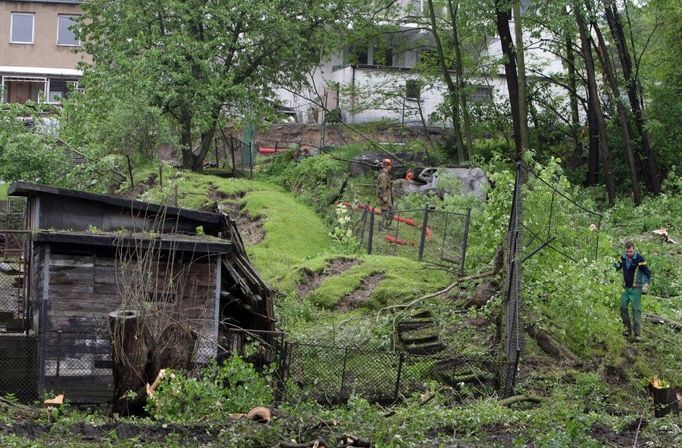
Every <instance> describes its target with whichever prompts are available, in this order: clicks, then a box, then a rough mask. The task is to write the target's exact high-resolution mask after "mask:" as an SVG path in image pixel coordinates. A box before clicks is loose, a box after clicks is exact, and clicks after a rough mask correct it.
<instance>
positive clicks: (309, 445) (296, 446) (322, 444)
mask: <svg viewBox="0 0 682 448" xmlns="http://www.w3.org/2000/svg"><path fill="white" fill-rule="evenodd" d="M278 446H280V447H281V448H330V445H329V444H328V443H327V442H326V441H325V440H324V439H314V440H311V441H310V442H303V443H296V442H288V441H285V440H283V441H281V442H279V445H278Z"/></svg>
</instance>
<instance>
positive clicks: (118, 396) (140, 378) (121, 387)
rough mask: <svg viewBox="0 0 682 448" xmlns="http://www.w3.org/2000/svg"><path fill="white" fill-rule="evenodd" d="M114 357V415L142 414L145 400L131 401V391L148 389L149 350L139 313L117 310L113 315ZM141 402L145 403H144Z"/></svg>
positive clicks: (110, 329)
mask: <svg viewBox="0 0 682 448" xmlns="http://www.w3.org/2000/svg"><path fill="white" fill-rule="evenodd" d="M109 331H110V334H111V356H112V361H113V375H114V397H113V399H114V406H113V409H112V412H113V413H118V414H120V415H129V414H139V413H141V411H142V409H138V408H140V407H142V406H144V400H131V398H130V397H129V396H128V392H129V391H134V392H138V391H140V390H144V389H145V384H146V382H147V378H146V375H145V370H146V366H147V359H148V354H149V350H148V348H147V344H146V342H145V341H146V339H147V338H145V328H144V324H143V322H142V319H141V318H140V315H139V313H138V312H137V311H132V310H117V311H113V312H111V313H109ZM140 401H142V403H141V404H140Z"/></svg>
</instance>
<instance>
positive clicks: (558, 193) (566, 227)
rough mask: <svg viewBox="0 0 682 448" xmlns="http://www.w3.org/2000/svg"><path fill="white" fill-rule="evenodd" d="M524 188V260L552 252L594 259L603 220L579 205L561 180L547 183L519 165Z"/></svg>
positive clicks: (565, 255) (544, 179)
mask: <svg viewBox="0 0 682 448" xmlns="http://www.w3.org/2000/svg"><path fill="white" fill-rule="evenodd" d="M520 169H521V173H522V175H523V176H524V177H526V179H527V181H526V183H525V184H524V186H523V189H522V195H523V213H522V215H523V219H522V231H523V234H524V235H523V257H524V259H526V258H528V257H530V256H532V255H534V254H535V253H537V252H538V251H541V250H544V249H551V250H555V251H557V252H559V253H561V254H562V255H563V256H564V257H566V258H568V259H571V260H578V259H583V258H586V259H593V258H594V257H595V256H596V254H597V250H598V248H599V231H600V227H601V220H602V216H601V214H599V213H598V212H596V211H593V210H589V209H587V208H585V207H583V206H582V205H580V204H578V203H577V202H576V201H575V200H574V199H573V198H572V197H571V195H570V193H569V192H568V191H566V189H565V186H562V185H561V183H560V181H559V179H547V178H544V177H543V176H541V175H539V174H538V173H535V172H534V171H533V170H531V169H530V168H528V167H526V166H524V165H520Z"/></svg>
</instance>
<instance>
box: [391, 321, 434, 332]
mask: <svg viewBox="0 0 682 448" xmlns="http://www.w3.org/2000/svg"><path fill="white" fill-rule="evenodd" d="M435 326H436V325H435V322H434V321H433V319H410V320H404V321H402V322H398V331H399V332H403V331H409V330H414V329H417V328H424V327H435Z"/></svg>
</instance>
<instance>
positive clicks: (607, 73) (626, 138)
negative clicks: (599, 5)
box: [585, 1, 642, 205]
mask: <svg viewBox="0 0 682 448" xmlns="http://www.w3.org/2000/svg"><path fill="white" fill-rule="evenodd" d="M585 6H586V7H587V8H588V9H587V10H588V12H590V13H591V8H590V5H589V1H588V2H585ZM592 28H593V29H594V31H595V34H596V35H597V41H598V42H599V45H598V47H596V48H595V49H596V51H597V55H598V56H599V60H600V62H601V65H602V68H603V69H604V79H605V81H606V84H607V85H608V86H609V88H610V93H609V96H610V98H611V101H613V102H614V103H615V104H616V111H617V113H618V121H619V122H620V128H621V132H622V135H623V143H624V144H625V155H626V157H627V161H628V169H629V170H630V180H631V182H632V199H633V200H634V202H635V205H639V204H641V203H642V191H641V190H640V187H639V178H638V176H637V165H636V164H635V152H634V150H633V148H632V138H631V136H630V124H629V123H628V117H627V112H626V111H625V107H624V106H623V103H622V101H621V99H620V90H619V88H618V80H617V79H616V78H615V75H614V69H613V65H612V62H611V57H610V56H609V53H608V49H607V48H606V42H605V41H604V36H603V34H602V32H601V30H600V29H599V26H598V25H597V23H595V22H592Z"/></svg>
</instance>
